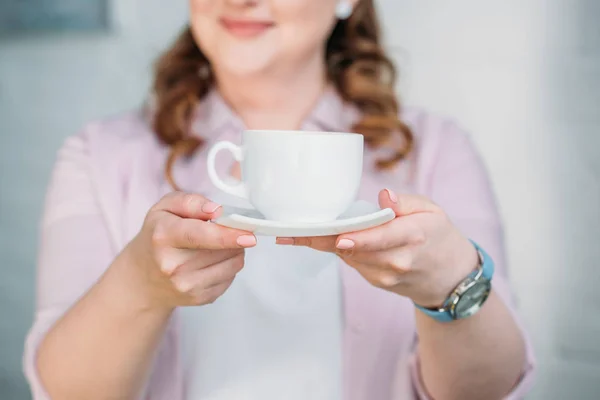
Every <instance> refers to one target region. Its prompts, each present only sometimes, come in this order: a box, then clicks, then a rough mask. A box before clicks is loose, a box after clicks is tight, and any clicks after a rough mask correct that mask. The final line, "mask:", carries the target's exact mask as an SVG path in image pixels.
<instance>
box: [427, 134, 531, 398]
mask: <svg viewBox="0 0 600 400" xmlns="http://www.w3.org/2000/svg"><path fill="white" fill-rule="evenodd" d="M444 133H445V134H446V136H444V138H442V139H441V140H442V141H444V142H445V143H444V146H443V147H441V146H440V148H439V152H438V153H437V154H438V155H437V157H436V159H435V160H434V161H433V162H434V163H435V167H434V169H433V175H432V179H431V183H430V185H431V186H430V190H429V191H430V192H431V195H430V197H431V198H432V199H433V201H435V202H436V203H437V204H438V205H439V206H440V207H441V208H442V209H443V210H444V211H445V212H446V213H447V215H449V216H450V218H451V219H452V221H453V223H454V225H455V226H456V227H457V228H458V229H459V230H460V231H461V232H462V233H463V234H464V235H465V236H466V237H468V238H471V239H473V240H475V241H476V242H478V243H479V244H480V245H481V246H482V247H483V248H484V249H485V250H486V251H487V252H488V253H489V254H490V255H491V257H492V258H493V259H494V261H495V264H496V273H495V276H494V278H493V280H492V287H493V289H492V293H491V295H490V297H489V298H488V300H487V302H486V304H485V305H484V307H483V308H482V309H481V310H480V311H479V312H478V313H477V314H475V315H474V316H472V317H471V318H468V319H465V320H460V321H454V322H451V323H440V322H437V321H435V320H433V319H431V318H429V317H427V316H426V315H425V314H423V313H421V312H417V315H416V322H417V331H418V337H419V344H418V359H419V363H418V366H419V371H420V375H421V381H422V382H418V384H419V383H422V384H423V385H424V386H425V388H426V390H423V391H422V392H428V393H429V394H430V395H431V396H432V397H433V398H434V399H501V398H505V397H507V396H509V395H510V396H511V398H521V397H522V396H523V392H524V391H526V390H527V386H529V384H528V382H526V381H530V377H531V373H530V371H529V370H530V369H531V363H532V362H533V359H532V356H531V349H530V348H528V347H527V346H526V342H525V336H524V334H523V332H522V331H521V328H520V326H519V325H518V321H517V318H516V315H515V313H514V311H513V310H514V302H513V300H512V297H511V290H510V287H509V283H508V274H507V271H506V263H505V256H504V247H503V232H502V225H501V222H500V218H499V216H498V211H497V207H496V204H495V200H494V196H493V193H492V190H491V187H490V183H489V180H488V177H487V174H486V171H485V168H484V166H483V163H482V162H481V160H480V159H479V157H478V155H477V152H476V151H475V149H474V148H473V146H472V145H471V143H470V141H469V140H468V137H467V136H466V135H464V134H463V133H461V132H460V131H458V130H457V129H456V128H454V127H452V128H451V129H449V130H448V131H447V132H444ZM461 259H462V260H465V263H464V264H463V265H465V266H466V269H464V270H465V271H469V270H472V269H474V265H475V263H476V253H475V252H474V250H473V249H471V248H469V249H467V250H465V252H464V253H463V257H462V258H461ZM467 273H468V272H467ZM464 275H465V276H466V274H464ZM456 283H458V282H456ZM417 378H418V377H417ZM523 378H525V379H523ZM520 381H521V382H520ZM519 382H520V384H519V385H517V384H518V383H519ZM422 389H423V388H422ZM511 390H513V392H512V393H511ZM422 394H423V395H425V394H424V393H422Z"/></svg>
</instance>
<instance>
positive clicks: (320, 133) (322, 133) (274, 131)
mask: <svg viewBox="0 0 600 400" xmlns="http://www.w3.org/2000/svg"><path fill="white" fill-rule="evenodd" d="M244 133H253V134H261V133H262V134H282V133H283V134H286V135H292V136H350V137H357V136H360V137H362V136H363V135H362V134H360V133H353V132H329V131H302V130H286V129H246V130H245V131H244Z"/></svg>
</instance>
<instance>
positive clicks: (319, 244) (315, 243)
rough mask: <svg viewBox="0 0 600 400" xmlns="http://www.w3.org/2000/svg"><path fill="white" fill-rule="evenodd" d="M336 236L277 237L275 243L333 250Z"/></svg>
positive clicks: (334, 249)
mask: <svg viewBox="0 0 600 400" xmlns="http://www.w3.org/2000/svg"><path fill="white" fill-rule="evenodd" d="M336 240H337V236H318V237H296V238H291V237H278V238H277V240H276V243H277V244H279V245H283V246H304V247H310V248H312V249H315V250H319V251H327V252H335V251H336V248H335V244H336Z"/></svg>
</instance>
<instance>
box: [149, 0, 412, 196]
mask: <svg viewBox="0 0 600 400" xmlns="http://www.w3.org/2000/svg"><path fill="white" fill-rule="evenodd" d="M326 61H327V71H328V79H329V80H330V82H331V83H333V85H334V86H335V88H336V90H337V91H338V93H339V94H340V96H341V97H342V98H343V99H344V100H345V101H346V102H348V103H351V104H354V106H355V107H357V108H358V110H360V112H361V116H362V118H361V120H360V121H358V123H356V124H355V125H354V126H353V127H352V129H353V130H354V131H355V132H357V133H361V134H362V135H363V136H364V138H365V143H366V145H367V146H369V147H371V148H380V147H383V146H384V145H387V146H388V147H391V148H390V150H392V151H393V154H392V156H391V157H387V158H384V159H379V160H377V168H378V169H380V170H384V169H389V168H392V167H393V166H395V165H396V164H397V163H398V162H399V161H401V160H402V159H404V158H405V157H406V156H407V155H408V153H409V152H410V151H411V149H412V146H413V134H412V132H411V130H410V128H409V127H408V126H407V125H406V124H404V123H403V122H402V121H401V120H400V118H399V111H400V104H399V101H398V98H397V96H396V94H395V82H396V69H395V67H394V65H393V63H392V61H391V60H390V58H389V57H388V56H387V55H386V54H385V52H384V50H383V47H382V43H381V34H380V29H379V23H378V20H377V15H376V11H375V6H374V4H373V0H361V1H360V2H359V4H358V5H357V7H356V9H355V10H354V13H353V14H352V16H350V18H349V19H347V20H340V21H338V22H337V24H336V26H335V27H334V29H333V31H332V33H331V36H330V37H329V39H328V41H327V45H326ZM199 71H204V72H205V73H199ZM213 84H214V77H213V74H212V73H211V69H210V62H209V60H208V59H207V58H206V56H205V55H204V54H203V53H202V51H201V50H200V48H199V47H198V45H197V44H196V42H195V40H194V38H193V36H192V32H191V29H190V28H189V27H187V28H186V29H185V30H184V31H183V32H182V34H181V35H180V36H179V38H178V39H177V40H176V41H175V43H174V44H173V46H172V47H171V48H170V49H169V50H168V51H166V52H165V53H164V54H163V55H162V57H160V59H159V60H158V62H157V64H156V73H155V79H154V95H155V100H156V109H155V112H154V114H153V128H154V131H155V132H156V134H157V135H158V137H159V139H160V140H161V141H162V142H163V143H164V144H166V145H168V146H170V147H171V152H170V155H169V158H168V160H167V163H166V171H165V173H166V177H167V180H168V181H169V183H170V184H171V186H173V187H174V188H176V189H177V185H176V183H175V182H174V179H173V176H172V169H173V165H174V163H175V161H176V160H177V159H178V158H179V157H182V156H191V155H192V154H193V153H194V152H195V151H196V150H197V149H198V148H199V146H201V145H202V140H201V139H200V138H198V136H197V135H192V134H191V132H190V131H191V120H192V117H193V113H194V110H195V107H196V106H197V104H198V103H199V102H200V100H201V99H202V98H203V97H204V96H206V95H207V94H208V93H209V91H210V90H211V88H212V87H213ZM393 135H400V137H401V139H402V140H400V141H398V142H397V143H396V144H392V140H391V139H392V138H393Z"/></svg>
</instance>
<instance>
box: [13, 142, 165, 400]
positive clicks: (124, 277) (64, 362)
mask: <svg viewBox="0 0 600 400" xmlns="http://www.w3.org/2000/svg"><path fill="white" fill-rule="evenodd" d="M113 257H114V251H113V250H112V249H111V246H110V239H109V235H108V232H107V230H106V227H105V224H104V221H103V219H102V216H101V214H100V211H99V209H98V205H97V203H96V199H95V198H94V196H93V190H92V184H91V180H90V176H89V159H88V155H87V151H86V142H85V140H84V138H83V136H77V137H73V138H70V139H69V140H68V141H67V142H66V144H65V146H64V147H63V148H62V149H61V151H60V152H59V157H58V160H57V163H56V166H55V169H54V172H53V176H52V181H51V184H50V187H49V190H48V195H47V200H46V208H45V212H44V221H43V224H42V237H41V249H40V255H39V270H38V294H37V297H38V299H37V303H38V304H37V310H36V320H35V323H34V326H33V328H32V330H31V331H30V335H29V337H28V341H27V346H26V353H25V361H24V362H25V368H26V373H27V376H28V378H29V380H30V383H31V386H32V392H33V395H34V398H36V399H47V398H60V399H82V398H86V399H94V398H98V396H102V398H133V397H134V393H138V391H139V389H140V388H141V386H142V383H143V381H144V377H145V375H146V373H147V372H148V370H149V364H150V360H151V358H152V355H153V352H154V349H155V348H156V347H157V343H158V341H159V339H160V337H161V335H162V331H163V329H164V326H165V324H166V322H167V320H168V315H169V313H168V312H166V311H159V312H157V311H150V310H148V309H145V308H144V300H143V298H142V297H141V296H136V295H135V294H134V293H138V291H136V290H132V289H133V288H132V286H133V285H134V284H135V282H137V281H139V279H137V278H136V277H135V276H134V275H133V271H134V270H133V269H132V268H130V266H131V265H130V263H129V260H126V257H124V256H120V257H118V258H117V259H116V260H115V261H114V262H113V260H112V258H113ZM111 263H112V265H110V264H111ZM109 265H110V267H109Z"/></svg>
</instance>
